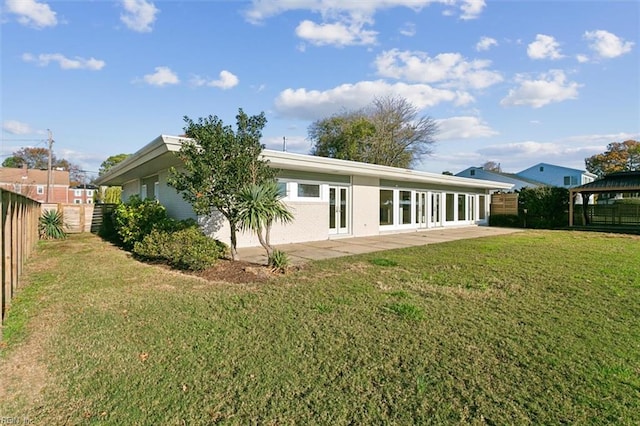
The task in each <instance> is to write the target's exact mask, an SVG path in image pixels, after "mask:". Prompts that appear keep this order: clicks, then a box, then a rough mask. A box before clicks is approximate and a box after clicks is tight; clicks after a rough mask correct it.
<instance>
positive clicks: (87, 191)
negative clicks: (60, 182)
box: [69, 184, 99, 204]
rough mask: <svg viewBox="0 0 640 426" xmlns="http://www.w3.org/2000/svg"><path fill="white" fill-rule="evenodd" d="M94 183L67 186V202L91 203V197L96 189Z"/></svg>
mask: <svg viewBox="0 0 640 426" xmlns="http://www.w3.org/2000/svg"><path fill="white" fill-rule="evenodd" d="M98 189H99V188H98V187H97V186H95V185H89V184H87V185H85V184H83V185H76V186H74V187H73V188H69V202H70V203H73V204H93V197H94V195H95V193H96V191H98Z"/></svg>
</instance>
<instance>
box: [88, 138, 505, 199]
mask: <svg viewBox="0 0 640 426" xmlns="http://www.w3.org/2000/svg"><path fill="white" fill-rule="evenodd" d="M187 140H189V139H188V138H184V137H178V136H167V135H160V136H158V137H157V138H156V139H154V140H153V141H151V142H150V143H149V144H147V145H146V146H145V147H143V148H142V149H140V150H139V151H137V152H136V153H135V154H133V155H131V156H129V157H128V158H127V159H126V160H124V161H122V162H121V163H119V164H117V165H116V166H114V167H113V168H112V169H111V170H109V171H108V172H107V173H105V174H104V175H102V176H100V177H99V178H98V179H97V180H96V184H98V185H123V184H124V183H126V182H128V181H130V180H133V179H139V178H143V177H146V176H150V175H152V174H155V173H157V172H158V171H159V170H165V169H168V168H169V167H176V166H179V165H180V159H179V158H178V157H177V156H176V153H177V152H178V151H180V147H181V146H182V142H183V141H187ZM262 158H263V159H264V160H267V161H269V164H270V165H272V166H273V167H275V168H278V169H283V170H296V171H307V172H316V173H327V174H339V175H355V176H366V177H377V178H382V179H388V180H398V181H408V182H420V183H430V184H436V185H449V186H457V187H463V188H473V189H496V190H508V189H511V188H512V187H513V184H510V183H505V182H496V181H489V180H482V179H470V178H463V177H458V176H449V175H441V174H437V173H429V172H422V171H417V170H411V169H400V168H396V167H388V166H380V165H376V164H368V163H359V162H355V161H347V160H338V159H335V158H325V157H316V156H313V155H305V154H293V153H290V152H281V151H274V150H270V149H265V150H263V151H262Z"/></svg>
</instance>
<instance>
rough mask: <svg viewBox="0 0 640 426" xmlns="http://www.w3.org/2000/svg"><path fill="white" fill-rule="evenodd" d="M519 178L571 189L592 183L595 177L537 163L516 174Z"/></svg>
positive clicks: (583, 171) (552, 165)
mask: <svg viewBox="0 0 640 426" xmlns="http://www.w3.org/2000/svg"><path fill="white" fill-rule="evenodd" d="M516 174H517V175H518V176H519V177H521V178H526V179H533V180H536V181H538V182H542V183H543V184H545V185H549V186H559V187H563V188H573V187H576V186H580V185H584V184H586V183H590V182H593V181H594V180H596V178H597V176H596V175H595V174H593V173H590V172H587V171H585V170H579V169H572V168H570V167H563V166H556V165H554V164H549V163H538V164H536V165H535V166H532V167H529V168H528V169H524V170H523V171H521V172H518V173H516Z"/></svg>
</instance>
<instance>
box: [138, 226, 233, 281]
mask: <svg viewBox="0 0 640 426" xmlns="http://www.w3.org/2000/svg"><path fill="white" fill-rule="evenodd" d="M226 252H227V247H226V245H225V244H223V243H221V242H220V241H217V240H214V239H212V238H209V237H207V236H206V235H204V234H203V233H202V231H200V229H198V228H197V226H195V227H194V226H190V227H186V228H185V229H181V230H177V231H167V230H162V229H154V230H153V231H151V233H149V234H148V235H146V236H145V237H144V238H143V239H142V241H138V242H136V243H135V244H134V246H133V253H134V254H135V255H136V256H138V257H140V258H142V259H145V260H152V261H159V262H163V263H166V264H168V265H169V266H171V267H172V268H176V269H182V270H188V271H202V270H204V269H207V268H210V267H211V266H213V265H214V264H215V262H216V261H217V260H218V259H219V258H221V257H224V256H225V254H226Z"/></svg>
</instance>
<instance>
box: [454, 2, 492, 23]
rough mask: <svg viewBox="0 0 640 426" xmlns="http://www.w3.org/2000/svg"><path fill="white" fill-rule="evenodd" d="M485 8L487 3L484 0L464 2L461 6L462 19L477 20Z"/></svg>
mask: <svg viewBox="0 0 640 426" xmlns="http://www.w3.org/2000/svg"><path fill="white" fill-rule="evenodd" d="M485 6H486V3H485V2H484V0H464V1H463V2H462V4H461V5H460V9H461V10H462V15H460V19H463V20H468V19H476V18H477V17H478V16H479V15H480V13H482V9H484V8H485Z"/></svg>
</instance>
